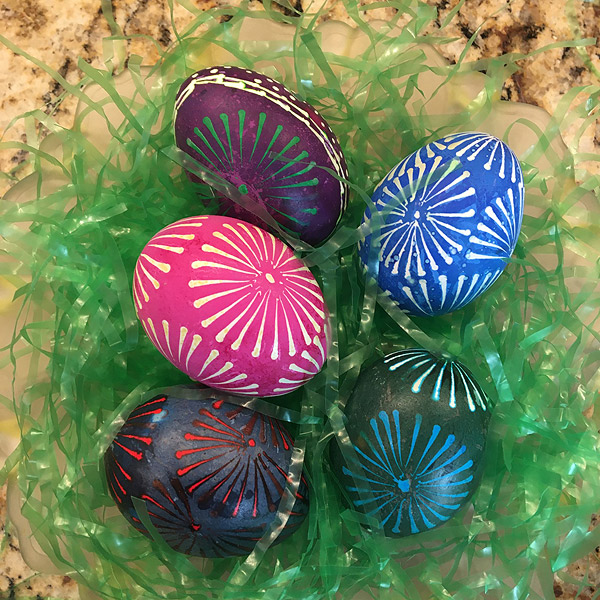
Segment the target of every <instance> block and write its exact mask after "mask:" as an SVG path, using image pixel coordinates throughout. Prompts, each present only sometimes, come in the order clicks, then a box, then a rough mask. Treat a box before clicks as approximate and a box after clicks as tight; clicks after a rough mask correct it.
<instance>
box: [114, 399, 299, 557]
mask: <svg viewBox="0 0 600 600" xmlns="http://www.w3.org/2000/svg"><path fill="white" fill-rule="evenodd" d="M293 447H294V441H293V440H292V438H291V436H290V434H289V433H288V432H287V430H286V429H285V427H284V426H283V424H282V423H281V422H280V421H279V420H277V419H273V418H271V417H268V416H265V415H264V414H262V413H258V412H255V411H253V410H250V409H247V408H244V407H242V406H238V405H235V404H231V403H229V402H226V401H224V400H223V399H216V398H209V399H193V400H190V399H183V398H178V397H176V396H156V397H155V398H152V399H151V400H148V401H147V402H144V403H143V404H140V405H139V406H138V407H137V408H136V409H135V410H134V411H133V412H132V413H131V414H130V415H129V418H128V419H127V421H126V422H125V425H123V427H122V428H121V430H120V431H119V433H118V434H117V436H116V437H115V439H114V441H113V442H112V444H111V445H110V446H109V448H108V450H107V451H106V454H105V455H104V466H105V470H106V479H107V483H108V488H109V491H110V494H111V496H112V497H113V499H114V501H115V502H116V504H117V506H118V508H119V510H120V511H121V512H122V513H123V515H124V516H125V517H126V518H127V520H128V521H129V522H130V523H131V524H132V525H133V526H134V527H135V528H136V529H137V530H138V531H141V532H142V533H143V534H145V535H148V536H149V537H150V534H149V532H148V530H147V529H146V527H145V526H144V524H143V523H142V521H141V519H140V517H139V514H138V513H137V511H136V509H135V506H134V504H133V501H132V498H134V497H135V498H140V499H141V500H143V501H144V502H145V504H146V508H147V509H148V516H149V517H150V521H151V522H152V524H153V525H154V527H155V528H156V529H157V531H158V533H159V534H160V535H161V536H162V538H163V539H164V540H165V541H166V542H167V544H169V546H171V547H172V548H173V549H175V550H177V551H179V552H183V553H185V554H190V555H193V556H205V557H226V556H237V555H246V554H249V553H250V552H251V551H252V549H253V548H254V546H255V544H256V542H257V541H258V540H259V539H260V538H261V537H262V536H263V535H264V534H265V532H266V531H267V529H268V528H269V526H270V525H271V524H272V523H273V520H274V518H275V516H276V514H277V511H278V507H279V504H280V501H281V499H282V497H283V494H284V491H285V488H286V485H287V483H288V481H289V482H292V477H290V474H289V471H290V460H291V456H292V450H293ZM296 484H297V485H295V486H294V485H290V486H289V489H290V493H295V494H296V499H295V502H294V503H293V507H292V509H291V511H290V512H289V516H288V518H287V521H286V523H285V526H284V528H283V529H282V531H281V533H280V534H279V536H278V537H277V538H276V540H275V543H278V542H281V541H282V540H284V539H285V538H286V537H288V536H289V535H291V534H292V533H293V532H294V531H296V530H297V528H298V526H299V525H300V524H301V523H302V521H303V520H304V517H305V516H306V513H307V511H308V488H307V484H306V480H305V478H304V476H303V475H302V476H301V478H300V481H299V482H298V481H296ZM294 490H295V492H294Z"/></svg>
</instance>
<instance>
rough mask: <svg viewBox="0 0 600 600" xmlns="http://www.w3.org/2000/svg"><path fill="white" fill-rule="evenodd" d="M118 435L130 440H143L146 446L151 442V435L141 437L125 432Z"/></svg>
mask: <svg viewBox="0 0 600 600" xmlns="http://www.w3.org/2000/svg"><path fill="white" fill-rule="evenodd" d="M118 435H120V436H122V437H126V438H129V439H130V440H138V442H144V444H146V445H147V446H149V445H150V444H151V443H152V438H151V437H141V436H139V435H130V434H127V433H119V434H118Z"/></svg>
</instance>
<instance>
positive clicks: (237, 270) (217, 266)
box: [192, 260, 256, 277]
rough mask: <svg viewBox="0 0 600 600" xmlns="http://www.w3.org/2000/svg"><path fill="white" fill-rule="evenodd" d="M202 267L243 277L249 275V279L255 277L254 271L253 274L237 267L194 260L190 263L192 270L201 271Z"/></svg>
mask: <svg viewBox="0 0 600 600" xmlns="http://www.w3.org/2000/svg"><path fill="white" fill-rule="evenodd" d="M204 267H213V268H215V269H223V270H226V271H234V272H235V273H244V274H245V275H250V276H251V277H254V276H256V271H255V272H254V273H253V272H252V271H245V270H244V269H240V268H239V267H237V266H235V267H234V266H233V265H232V266H230V265H224V264H223V263H216V262H210V261H207V260H195V261H194V262H193V263H192V269H202V268H204Z"/></svg>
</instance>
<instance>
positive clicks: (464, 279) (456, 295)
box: [449, 275, 468, 310]
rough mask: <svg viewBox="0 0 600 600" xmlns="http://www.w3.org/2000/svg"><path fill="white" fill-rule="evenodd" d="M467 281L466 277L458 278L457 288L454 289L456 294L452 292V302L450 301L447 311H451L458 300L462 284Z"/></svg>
mask: <svg viewBox="0 0 600 600" xmlns="http://www.w3.org/2000/svg"><path fill="white" fill-rule="evenodd" d="M467 279H468V277H467V276H466V275H459V276H458V287H457V288H456V292H454V300H453V301H452V304H451V305H450V309H449V310H452V309H453V308H454V306H455V305H456V304H457V303H458V299H459V298H460V292H461V291H462V287H463V284H464V283H465V281H466V280H467Z"/></svg>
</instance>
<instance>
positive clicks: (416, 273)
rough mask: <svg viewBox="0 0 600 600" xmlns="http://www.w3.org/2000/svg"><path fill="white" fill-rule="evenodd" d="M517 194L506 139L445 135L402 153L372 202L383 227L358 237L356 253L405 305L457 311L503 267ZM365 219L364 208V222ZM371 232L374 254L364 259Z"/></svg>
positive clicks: (414, 309) (520, 194)
mask: <svg viewBox="0 0 600 600" xmlns="http://www.w3.org/2000/svg"><path fill="white" fill-rule="evenodd" d="M523 198H524V187H523V175H522V172H521V167H520V165H519V161H518V160H517V158H516V156H515V155H514V154H513V152H512V151H511V150H510V148H509V147H508V146H507V145H506V144H504V142H502V141H501V140H499V139H497V138H495V137H492V136H490V135H487V134H483V133H458V134H455V135H449V136H447V137H444V138H442V139H440V140H438V141H435V142H432V143H430V144H427V145H426V146H423V147H422V148H420V149H419V150H417V151H416V152H414V153H413V154H411V155H410V156H408V157H407V158H405V159H404V160H403V161H401V162H400V163H399V164H398V165H397V166H396V167H394V168H393V169H392V170H391V171H390V172H389V173H388V174H387V176H386V177H385V178H384V179H383V180H382V181H381V183H380V184H379V185H378V186H377V188H376V189H375V192H374V193H373V197H372V201H373V203H374V205H375V206H376V208H377V211H378V212H379V213H381V217H382V219H383V225H382V227H381V230H380V231H377V232H375V233H374V234H373V235H369V236H367V238H366V239H365V240H364V242H361V243H359V255H360V258H361V260H362V263H363V265H365V266H366V268H367V271H368V272H370V273H371V274H372V275H373V276H374V277H375V276H377V277H378V282H379V287H380V288H381V289H382V290H383V291H384V292H386V293H387V294H389V296H390V297H391V298H392V299H393V300H394V301H395V302H396V303H397V304H398V306H399V307H400V308H401V309H403V310H404V311H406V312H408V313H410V314H412V315H417V316H435V315H441V314H444V313H448V312H451V311H453V310H457V309H459V308H462V307H463V306H465V305H466V304H468V303H469V302H471V301H472V300H474V299H475V298H477V297H478V296H479V295H480V294H482V293H483V292H484V291H485V290H487V289H488V288H489V287H490V286H491V285H492V284H493V283H494V281H496V279H497V278H498V277H499V276H500V274H501V273H502V271H503V270H504V268H505V266H506V264H507V261H508V259H509V258H510V256H511V254H512V253H513V251H514V249H515V246H516V243H517V238H518V236H519V232H520V229H521V222H522V219H523ZM370 218H371V211H370V210H369V209H367V211H366V212H365V216H364V221H367V220H369V219H370ZM373 236H374V237H375V242H374V243H375V244H376V246H377V248H378V250H379V254H378V256H377V257H375V256H372V257H371V262H369V257H370V249H371V244H372V243H373ZM374 259H375V260H374ZM377 259H378V260H377ZM376 271H378V275H376Z"/></svg>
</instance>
